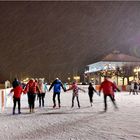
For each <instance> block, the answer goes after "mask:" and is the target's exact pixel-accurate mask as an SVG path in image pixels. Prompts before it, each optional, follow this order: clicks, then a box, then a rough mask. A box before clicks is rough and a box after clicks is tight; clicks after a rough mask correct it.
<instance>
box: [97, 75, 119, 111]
mask: <svg viewBox="0 0 140 140" xmlns="http://www.w3.org/2000/svg"><path fill="white" fill-rule="evenodd" d="M114 89H116V90H118V91H120V90H119V89H118V88H117V86H116V85H115V84H114V83H113V82H111V81H110V80H108V77H105V80H104V81H103V82H102V83H101V86H100V89H99V95H100V92H101V90H103V94H104V107H105V108H104V111H107V96H109V97H110V99H111V101H112V103H113V105H114V107H115V108H116V109H118V107H117V105H116V102H115V100H114V99H113V97H112V95H113V94H114Z"/></svg>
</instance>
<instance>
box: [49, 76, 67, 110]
mask: <svg viewBox="0 0 140 140" xmlns="http://www.w3.org/2000/svg"><path fill="white" fill-rule="evenodd" d="M52 87H53V104H54V105H53V108H55V107H56V101H55V97H56V95H57V97H58V106H59V108H60V107H61V102H60V92H61V87H62V88H63V90H64V92H65V91H66V89H65V88H64V86H63V84H62V82H61V81H60V80H59V79H58V78H56V79H55V80H54V82H53V83H52V84H51V86H50V88H49V91H50V90H51V89H52Z"/></svg>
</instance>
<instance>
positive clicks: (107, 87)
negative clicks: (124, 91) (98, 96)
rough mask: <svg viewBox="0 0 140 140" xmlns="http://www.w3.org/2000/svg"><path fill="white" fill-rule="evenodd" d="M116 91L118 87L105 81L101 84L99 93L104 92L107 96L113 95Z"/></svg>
mask: <svg viewBox="0 0 140 140" xmlns="http://www.w3.org/2000/svg"><path fill="white" fill-rule="evenodd" d="M114 89H117V87H116V85H115V84H114V83H112V82H111V81H109V80H107V79H105V81H104V82H102V83H101V86H100V89H99V92H100V91H101V90H103V93H104V94H105V95H113V94H114Z"/></svg>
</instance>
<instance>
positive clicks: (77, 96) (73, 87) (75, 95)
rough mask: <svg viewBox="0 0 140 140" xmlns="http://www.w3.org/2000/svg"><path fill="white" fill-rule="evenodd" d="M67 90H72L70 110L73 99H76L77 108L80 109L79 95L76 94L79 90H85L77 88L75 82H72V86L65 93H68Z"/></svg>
mask: <svg viewBox="0 0 140 140" xmlns="http://www.w3.org/2000/svg"><path fill="white" fill-rule="evenodd" d="M68 90H73V95H72V105H71V107H72V108H73V107H74V99H75V97H76V99H77V104H78V107H79V108H80V102H79V93H78V92H79V90H81V91H83V92H85V90H83V89H81V88H79V87H78V86H77V83H76V82H73V84H72V86H71V87H70V88H69V89H67V91H68Z"/></svg>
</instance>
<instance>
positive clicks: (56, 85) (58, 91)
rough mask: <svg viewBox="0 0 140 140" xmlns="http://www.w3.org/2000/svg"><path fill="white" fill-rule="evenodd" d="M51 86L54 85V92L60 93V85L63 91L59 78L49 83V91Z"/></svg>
mask: <svg viewBox="0 0 140 140" xmlns="http://www.w3.org/2000/svg"><path fill="white" fill-rule="evenodd" d="M52 87H54V88H53V92H54V93H60V92H61V87H62V88H63V90H64V91H65V88H64V87H63V84H62V83H61V81H60V80H57V79H56V80H55V81H54V82H53V83H52V84H51V86H50V88H49V91H50V90H51V89H52Z"/></svg>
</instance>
